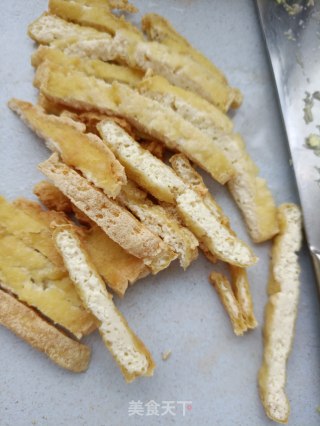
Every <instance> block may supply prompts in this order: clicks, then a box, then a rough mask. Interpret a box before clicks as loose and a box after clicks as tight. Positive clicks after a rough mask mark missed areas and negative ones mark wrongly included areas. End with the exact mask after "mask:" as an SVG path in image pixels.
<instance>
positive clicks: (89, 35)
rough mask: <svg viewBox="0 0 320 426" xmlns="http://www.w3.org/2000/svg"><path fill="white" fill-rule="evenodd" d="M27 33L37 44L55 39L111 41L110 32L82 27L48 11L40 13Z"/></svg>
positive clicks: (47, 42)
mask: <svg viewBox="0 0 320 426" xmlns="http://www.w3.org/2000/svg"><path fill="white" fill-rule="evenodd" d="M28 35H29V36H30V37H31V38H32V39H33V40H34V41H36V42H37V43H39V44H51V43H53V42H54V41H56V40H61V39H69V40H71V39H73V40H76V39H77V40H90V39H95V40H98V39H99V40H100V41H101V42H103V43H104V44H106V45H107V44H108V43H110V42H111V41H112V37H111V36H110V34H107V33H105V32H101V31H97V30H95V29H94V28H90V27H82V26H80V25H77V24H73V23H71V22H67V21H65V20H64V19H61V18H59V17H58V16H55V15H50V14H48V13H44V14H42V15H41V16H40V17H39V18H37V19H36V20H35V21H34V22H32V23H31V24H30V25H29V27H28Z"/></svg>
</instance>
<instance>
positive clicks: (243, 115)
mask: <svg viewBox="0 0 320 426" xmlns="http://www.w3.org/2000/svg"><path fill="white" fill-rule="evenodd" d="M136 4H137V5H138V7H139V8H140V10H141V12H142V13H146V12H151V11H154V12H158V13H160V14H163V15H164V16H165V17H167V18H169V19H170V20H171V21H172V23H173V24H174V25H175V26H176V27H177V28H178V29H179V30H180V32H181V33H182V34H183V35H185V36H186V37H187V38H188V39H189V40H190V41H191V42H192V43H193V44H194V45H195V46H196V47H197V48H199V49H200V50H201V51H202V52H204V53H206V54H207V55H208V56H209V57H210V58H211V59H212V60H213V61H214V62H215V63H216V64H217V65H218V66H219V67H221V68H222V69H223V70H224V72H225V73H226V75H227V76H228V78H229V80H230V82H231V84H232V85H234V86H236V87H239V88H240V89H241V90H242V92H243V94H244V104H243V106H242V107H241V109H240V110H239V111H236V112H235V113H234V114H233V115H234V122H235V127H236V129H237V130H238V131H239V132H240V133H241V134H242V135H243V136H244V138H245V140H246V142H247V145H248V150H249V152H250V154H251V155H252V157H253V158H254V160H255V161H256V163H257V164H258V166H259V167H260V169H261V175H262V176H263V177H265V178H266V179H267V180H268V182H269V184H270V187H271V189H272V191H273V193H274V195H275V198H276V200H277V203H281V202H286V201H293V202H296V201H297V192H296V187H295V183H294V176H293V172H292V169H291V166H290V163H289V152H288V148H287V143H286V140H285V135H284V131H283V127H282V123H281V119H280V111H279V108H278V104H277V99H276V92H275V89H274V85H273V81H272V77H271V72H270V68H269V64H268V61H267V55H266V50H265V47H264V44H263V40H262V37H261V33H260V28H259V26H258V19H257V15H256V11H255V8H254V5H253V2H251V1H241V2H238V1H236V0H234V1H231V0H228V1H219V0H215V1H209V0H208V1H204V0H203V1H196V0H194V1H192V0H189V1H188V0H185V1H183V0H175V1H173V0H172V1H170V0H162V1H161V2H156V1H146V0H145V1H137V2H136ZM46 5H47V1H46V0H43V1H40V0H33V1H28V2H26V1H23V0H16V1H14V2H12V1H9V0H3V1H2V19H1V24H0V27H1V31H0V49H1V56H0V57H1V67H0V81H1V85H0V120H1V121H0V123H1V132H0V138H1V151H0V193H1V194H2V195H4V196H6V197H8V198H9V199H11V200H12V199H14V198H15V197H17V196H26V197H30V198H34V197H33V195H32V186H33V185H34V184H35V183H36V182H38V181H39V180H40V179H42V178H43V177H42V175H41V174H40V172H38V171H37V170H36V166H37V164H38V163H39V162H40V161H41V160H43V159H45V158H47V157H48V155H49V152H48V150H47V149H46V148H45V147H44V146H43V144H42V142H41V141H40V140H39V139H37V138H36V137H35V136H34V135H33V134H32V133H31V132H30V131H29V130H28V129H27V128H26V127H25V126H24V124H23V123H22V122H20V121H19V120H18V118H17V117H16V116H15V115H14V114H13V113H11V112H10V111H9V110H8V108H7V107H6V102H7V101H8V99H9V98H10V97H13V96H15V97H18V98H22V99H26V100H31V101H35V100H36V90H35V89H34V88H33V87H32V78H33V70H32V67H31V65H30V54H31V52H32V50H33V48H34V45H33V43H32V41H31V40H29V39H28V37H27V36H26V29H27V24H28V23H30V22H31V21H32V20H33V19H35V18H36V17H37V16H39V15H40V14H41V13H42V12H43V11H44V10H45V9H46ZM134 19H135V20H137V19H138V18H134ZM205 179H206V182H207V183H208V185H209V187H210V189H211V190H212V192H213V193H214V195H215V196H216V198H217V200H218V201H219V202H220V203H221V205H222V206H223V208H224V209H225V211H226V213H227V214H228V215H229V216H230V218H231V223H232V225H233V227H234V229H235V230H236V231H237V233H238V235H239V236H240V237H241V238H243V239H244V240H245V241H248V242H249V238H248V236H247V233H246V231H245V228H244V223H243V220H242V218H241V216H240V214H239V212H238V210H237V209H236V207H235V205H234V203H233V201H232V200H231V198H230V197H229V196H228V194H227V191H226V190H225V189H224V188H221V187H220V186H219V185H217V184H215V183H214V182H213V181H212V180H211V179H210V178H208V176H205ZM319 190H320V189H319ZM317 208H319V207H317ZM315 211H316V207H315ZM318 232H319V230H318ZM254 249H255V251H256V253H257V254H258V256H259V257H260V262H259V264H258V265H257V266H254V267H252V268H251V269H250V271H249V277H250V281H251V288H252V294H253V299H254V304H255V311H256V315H257V319H258V321H259V328H258V329H256V330H255V331H254V332H251V333H248V334H247V335H245V336H244V337H236V336H234V335H233V332H232V330H231V327H230V324H229V319H228V317H227V316H226V314H225V312H224V310H223V308H222V306H221V304H220V302H219V300H218V298H217V295H216V294H215V292H214V290H213V288H212V287H211V286H210V285H209V284H208V278H207V277H208V275H209V273H210V272H211V271H212V270H213V265H212V264H210V263H209V262H208V261H207V260H205V259H204V258H203V257H202V256H200V257H199V259H198V260H197V262H194V263H193V264H192V265H191V267H190V268H189V269H188V270H187V271H186V272H183V271H182V270H181V269H180V268H179V267H178V265H177V264H174V265H171V267H170V268H169V269H168V270H166V271H164V272H162V273H160V274H159V275H157V276H155V277H148V278H146V279H144V280H142V281H141V282H139V283H138V284H136V285H135V286H133V287H132V288H130V289H129V291H128V292H127V294H126V296H125V298H124V299H123V300H119V299H117V298H115V302H116V304H117V306H118V307H119V308H120V309H121V311H122V312H123V313H124V315H125V316H126V317H127V319H128V321H129V324H130V325H131V326H132V328H133V329H134V330H135V331H136V332H137V334H138V335H139V336H140V337H141V339H142V340H143V341H144V342H145V344H146V345H147V346H148V348H149V349H150V350H151V352H152V354H153V356H154V358H155V361H156V363H157V368H156V370H155V374H154V377H152V378H144V379H140V380H136V381H135V382H134V383H131V384H129V385H127V384H126V383H125V381H124V380H123V378H122V376H121V374H120V372H119V370H118V369H117V367H116V365H115V363H114V361H113V359H112V358H111V356H110V354H109V353H108V352H107V350H106V349H105V348H104V345H103V343H102V342H101V340H100V338H99V335H98V333H95V334H93V335H91V336H90V337H87V338H86V339H85V341H86V343H87V344H88V345H90V346H91V347H92V351H93V355H92V361H91V364H90V367H89V370H88V371H87V372H86V373H84V374H79V375H75V374H72V373H69V372H66V371H64V370H62V369H59V368H58V367H57V366H55V365H54V364H52V363H51V362H49V361H48V359H47V358H46V357H44V356H43V355H42V354H40V353H38V352H36V351H35V350H33V349H32V348H31V347H29V346H27V345H26V344H25V343H24V342H22V341H20V340H19V339H18V338H16V337H15V336H14V335H13V334H11V333H10V332H9V331H7V330H6V329H4V328H0V336H1V348H0V364H1V366H2V367H1V369H0V383H1V392H0V419H1V420H0V423H1V426H26V425H39V426H40V425H41V426H42V425H43V426H45V425H48V426H73V425H75V426H82V425H83V426H84V425H95V426H106V425H112V426H113V425H114V426H118V425H148V426H149V425H168V424H176V425H201V426H202V425H216V426H218V425H234V426H238V425H241V426H252V425H263V426H264V425H270V424H272V422H271V421H269V420H268V419H267V418H266V416H265V414H264V411H263V408H262V406H261V404H260V400H259V397H258V392H257V385H256V376H257V371H258V369H259V366H260V362H261V356H262V335H261V325H262V323H263V310H264V305H265V302H266V300H267V298H266V284H267V279H268V268H269V250H270V244H269V243H266V244H262V245H259V246H255V247H254ZM300 259H301V267H302V274H301V298H300V304H299V315H298V320H297V325H296V337H295V341H294V345H293V352H292V354H291V356H290V360H289V363H288V385H287V392H288V396H289V399H290V402H291V415H290V420H289V425H290V426H301V425H308V426H313V425H314V426H316V425H318V424H320V414H319V413H318V412H317V407H318V406H319V405H320V356H319V355H320V323H319V322H320V321H319V319H320V315H319V313H320V309H319V303H318V298H317V291H316V284H315V279H314V274H313V271H312V268H311V262H310V259H309V256H308V253H307V251H306V249H305V248H304V250H303V251H302V253H301V256H300ZM167 350H171V351H172V355H171V357H170V358H169V359H168V360H167V361H163V360H162V358H161V353H162V352H165V351H167ZM152 400H153V401H155V402H156V403H157V404H159V405H160V407H158V406H157V407H158V409H159V411H160V415H159V416H156V415H149V416H147V415H146V414H147V406H146V405H145V404H148V403H149V401H152ZM131 401H134V402H137V401H141V403H142V409H143V413H141V414H142V415H141V416H138V415H131V416H130V415H129V414H130V412H129V407H130V402H131ZM166 401H173V403H172V405H173V407H174V410H175V415H173V414H170V413H167V414H164V415H161V414H162V413H163V412H164V409H165V408H164V406H165V405H167V404H168V403H167V402H166ZM178 401H191V402H190V403H188V404H189V406H188V407H187V409H186V413H185V415H183V413H182V403H178ZM149 405H150V404H149Z"/></svg>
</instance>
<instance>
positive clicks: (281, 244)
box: [259, 204, 302, 423]
mask: <svg viewBox="0 0 320 426" xmlns="http://www.w3.org/2000/svg"><path fill="white" fill-rule="evenodd" d="M278 217H279V225H280V233H279V235H277V236H276V237H275V239H274V243H273V247H272V257H271V274H270V280H269V288H268V293H269V299H268V303H267V306H266V311H265V324H264V352H263V361H262V366H261V368H260V371H259V389H260V397H261V401H262V404H263V406H264V408H265V411H266V414H267V416H268V417H270V418H271V419H272V420H274V421H276V422H279V423H287V421H288V417H289V411H290V406H289V400H288V398H287V396H286V393H285V383H286V362H287V359H288V356H289V353H290V351H291V347H292V343H293V338H294V327H295V322H296V316H297V307H298V300H299V287H300V282H299V274H300V268H299V263H298V256H297V252H298V251H299V250H300V248H301V240H302V232H301V213H300V209H299V208H298V206H296V205H295V204H282V205H281V206H280V207H279V209H278Z"/></svg>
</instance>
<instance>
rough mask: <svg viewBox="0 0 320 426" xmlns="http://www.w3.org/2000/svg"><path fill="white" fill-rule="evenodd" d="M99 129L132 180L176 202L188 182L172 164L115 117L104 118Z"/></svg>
mask: <svg viewBox="0 0 320 426" xmlns="http://www.w3.org/2000/svg"><path fill="white" fill-rule="evenodd" d="M97 128H98V131H99V133H100V136H101V138H102V139H103V140H104V142H105V143H106V145H107V146H108V147H109V148H110V149H111V150H112V151H113V153H114V154H115V156H116V157H117V158H118V160H119V161H120V163H121V164H122V165H123V166H124V167H125V169H126V171H127V174H128V176H129V177H130V178H131V179H132V180H134V181H135V182H137V183H138V184H139V185H140V186H141V187H143V188H145V189H146V190H147V191H149V192H150V193H151V194H152V195H153V196H154V197H156V198H157V199H159V200H161V201H165V202H168V203H174V201H175V197H176V195H177V194H180V193H181V192H182V191H183V190H184V187H185V185H184V183H183V182H182V181H181V179H179V178H178V176H177V175H176V174H175V172H174V171H173V170H172V169H171V167H169V166H167V165H166V164H164V163H163V162H162V161H161V160H159V159H158V158H156V157H155V156H154V155H152V154H151V153H150V152H149V151H148V150H146V149H144V148H142V147H141V146H140V144H139V143H138V142H136V141H135V140H134V139H133V138H132V137H131V136H130V135H129V134H128V133H127V132H126V131H125V130H123V129H122V128H121V127H120V126H118V124H117V123H115V122H114V121H113V120H104V121H102V122H101V123H99V124H98V126H97Z"/></svg>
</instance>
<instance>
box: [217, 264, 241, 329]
mask: <svg viewBox="0 0 320 426" xmlns="http://www.w3.org/2000/svg"><path fill="white" fill-rule="evenodd" d="M209 279H210V282H211V284H212V285H213V287H214V288H215V289H216V291H217V293H218V295H219V297H220V299H221V302H222V304H223V306H224V307H225V309H226V311H227V313H228V315H229V318H230V321H231V324H232V327H233V331H234V333H235V334H236V335H237V336H242V335H243V333H244V332H245V331H246V330H247V326H246V322H245V320H244V318H243V315H242V310H241V308H240V306H239V303H238V301H237V299H236V298H235V296H234V294H233V291H232V287H231V285H230V283H229V281H228V280H227V278H226V277H225V276H224V275H222V274H219V273H218V272H212V273H211V274H210V277H209Z"/></svg>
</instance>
